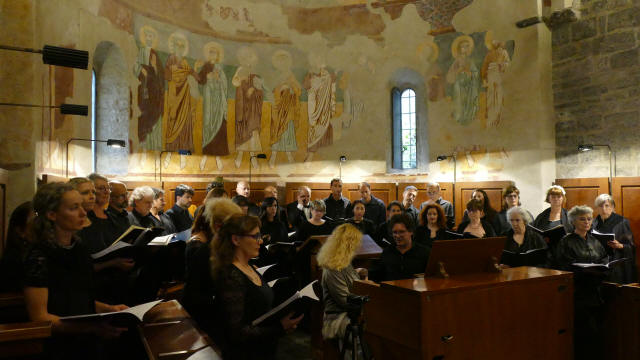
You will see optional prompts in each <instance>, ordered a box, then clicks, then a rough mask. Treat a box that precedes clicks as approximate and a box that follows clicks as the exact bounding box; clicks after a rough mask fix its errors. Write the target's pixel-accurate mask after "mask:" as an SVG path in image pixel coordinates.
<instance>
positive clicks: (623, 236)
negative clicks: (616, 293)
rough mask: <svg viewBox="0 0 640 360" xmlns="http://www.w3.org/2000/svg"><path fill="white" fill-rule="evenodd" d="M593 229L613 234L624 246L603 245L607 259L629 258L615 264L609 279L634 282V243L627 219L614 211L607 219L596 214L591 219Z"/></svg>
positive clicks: (619, 281)
mask: <svg viewBox="0 0 640 360" xmlns="http://www.w3.org/2000/svg"><path fill="white" fill-rule="evenodd" d="M593 229H595V230H597V231H599V232H601V233H605V234H615V238H616V240H618V242H620V243H621V244H622V245H623V246H624V248H622V249H612V248H611V247H609V246H604V245H603V246H604V248H605V250H606V251H607V253H608V254H609V257H610V259H609V260H614V259H621V258H627V259H629V260H627V261H625V263H624V265H622V266H617V267H615V268H614V269H613V271H611V274H610V276H609V281H613V282H617V283H621V284H628V283H633V282H636V281H637V280H636V279H637V269H636V261H635V258H636V245H635V243H634V241H633V233H632V232H631V225H630V224H629V220H627V219H626V218H624V217H622V216H621V215H618V214H616V213H612V214H611V216H609V217H608V218H607V220H602V217H600V215H598V216H597V217H596V218H595V219H593Z"/></svg>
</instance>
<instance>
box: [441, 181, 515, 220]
mask: <svg viewBox="0 0 640 360" xmlns="http://www.w3.org/2000/svg"><path fill="white" fill-rule="evenodd" d="M511 184H513V181H473V182H459V183H456V203H455V204H454V205H455V214H456V224H460V222H462V216H463V214H464V211H465V210H466V208H467V203H468V202H469V200H471V197H472V196H473V191H474V190H475V189H482V190H484V191H485V192H486V193H487V196H488V197H489V202H490V205H491V207H492V208H493V209H494V210H495V211H500V210H501V208H502V189H504V188H506V187H507V186H509V185H511Z"/></svg>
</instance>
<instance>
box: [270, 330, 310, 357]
mask: <svg viewBox="0 0 640 360" xmlns="http://www.w3.org/2000/svg"><path fill="white" fill-rule="evenodd" d="M276 358H277V359H279V360H280V359H282V360H310V359H311V335H309V333H307V332H305V331H304V330H296V331H294V332H292V333H291V334H287V335H285V336H284V337H283V338H281V339H280V341H279V342H278V354H277V357H276Z"/></svg>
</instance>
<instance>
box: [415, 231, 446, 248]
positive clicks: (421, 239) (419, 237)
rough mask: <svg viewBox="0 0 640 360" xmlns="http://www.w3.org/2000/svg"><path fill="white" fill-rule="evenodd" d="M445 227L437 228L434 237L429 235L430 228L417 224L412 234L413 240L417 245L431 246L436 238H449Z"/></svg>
mask: <svg viewBox="0 0 640 360" xmlns="http://www.w3.org/2000/svg"><path fill="white" fill-rule="evenodd" d="M450 239H451V237H450V236H449V235H447V230H446V229H438V231H436V237H431V230H430V229H429V228H428V227H427V226H418V227H417V228H416V232H415V233H414V234H413V241H414V242H415V243H417V244H419V245H422V246H426V247H428V248H431V247H432V246H433V242H434V241H436V240H450Z"/></svg>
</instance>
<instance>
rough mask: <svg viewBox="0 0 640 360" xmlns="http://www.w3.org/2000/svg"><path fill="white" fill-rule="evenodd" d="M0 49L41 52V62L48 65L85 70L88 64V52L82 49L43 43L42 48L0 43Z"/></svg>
mask: <svg viewBox="0 0 640 360" xmlns="http://www.w3.org/2000/svg"><path fill="white" fill-rule="evenodd" d="M0 49H2V50H11V51H20V52H30V53H36V54H42V62H43V63H45V64H48V65H55V66H63V67H69V68H76V69H84V70H87V67H88V65H89V52H88V51H84V50H77V49H68V48H63V47H58V46H51V45H45V46H44V48H42V50H37V49H31V48H23V47H18V46H8V45H0Z"/></svg>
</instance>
